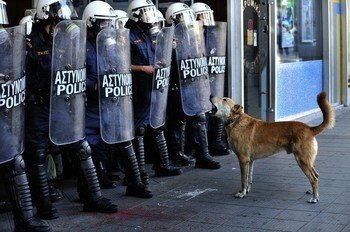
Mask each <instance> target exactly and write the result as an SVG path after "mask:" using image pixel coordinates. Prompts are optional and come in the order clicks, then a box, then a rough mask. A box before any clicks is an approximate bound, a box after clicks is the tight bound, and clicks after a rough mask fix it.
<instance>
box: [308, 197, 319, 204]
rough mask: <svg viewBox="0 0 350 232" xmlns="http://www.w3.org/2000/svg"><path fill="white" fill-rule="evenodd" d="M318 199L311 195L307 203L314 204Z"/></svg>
mask: <svg viewBox="0 0 350 232" xmlns="http://www.w3.org/2000/svg"><path fill="white" fill-rule="evenodd" d="M318 201H319V199H318V198H315V197H313V198H311V199H310V200H309V201H308V203H311V204H315V203H317V202H318Z"/></svg>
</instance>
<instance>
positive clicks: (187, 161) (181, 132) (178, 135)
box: [170, 121, 194, 166]
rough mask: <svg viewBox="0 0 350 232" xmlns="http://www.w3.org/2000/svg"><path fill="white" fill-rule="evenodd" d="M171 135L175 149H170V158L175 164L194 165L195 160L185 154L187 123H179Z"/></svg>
mask: <svg viewBox="0 0 350 232" xmlns="http://www.w3.org/2000/svg"><path fill="white" fill-rule="evenodd" d="M171 133H172V141H171V142H172V145H173V149H170V150H171V152H170V157H171V160H172V161H173V163H174V164H175V165H181V166H188V165H193V164H194V159H193V158H190V157H189V156H187V155H186V154H185V142H186V141H185V139H186V122H185V121H179V122H178V125H174V129H173V131H172V132H171Z"/></svg>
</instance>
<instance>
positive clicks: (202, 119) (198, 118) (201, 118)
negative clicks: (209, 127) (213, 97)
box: [195, 114, 207, 123]
mask: <svg viewBox="0 0 350 232" xmlns="http://www.w3.org/2000/svg"><path fill="white" fill-rule="evenodd" d="M195 120H196V122H197V123H203V122H204V123H205V122H206V121H207V117H206V115H205V114H198V115H196V116H195Z"/></svg>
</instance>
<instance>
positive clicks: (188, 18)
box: [172, 10, 195, 25]
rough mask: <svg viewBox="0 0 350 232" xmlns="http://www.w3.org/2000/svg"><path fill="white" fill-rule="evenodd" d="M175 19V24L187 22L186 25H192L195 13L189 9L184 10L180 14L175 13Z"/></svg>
mask: <svg viewBox="0 0 350 232" xmlns="http://www.w3.org/2000/svg"><path fill="white" fill-rule="evenodd" d="M172 19H173V21H174V22H175V24H178V23H185V24H186V25H192V24H193V22H194V21H195V20H194V15H193V13H192V11H191V10H187V11H182V12H180V13H178V14H175V15H174V16H173V17H172Z"/></svg>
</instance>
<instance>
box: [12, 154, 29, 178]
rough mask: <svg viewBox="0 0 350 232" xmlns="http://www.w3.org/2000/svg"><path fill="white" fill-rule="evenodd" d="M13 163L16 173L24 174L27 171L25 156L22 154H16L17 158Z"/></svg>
mask: <svg viewBox="0 0 350 232" xmlns="http://www.w3.org/2000/svg"><path fill="white" fill-rule="evenodd" d="M13 164H14V169H13V172H14V174H15V175H22V174H23V173H25V168H26V166H25V163H24V160H23V157H22V156H21V155H17V156H15V158H14V159H13Z"/></svg>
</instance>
